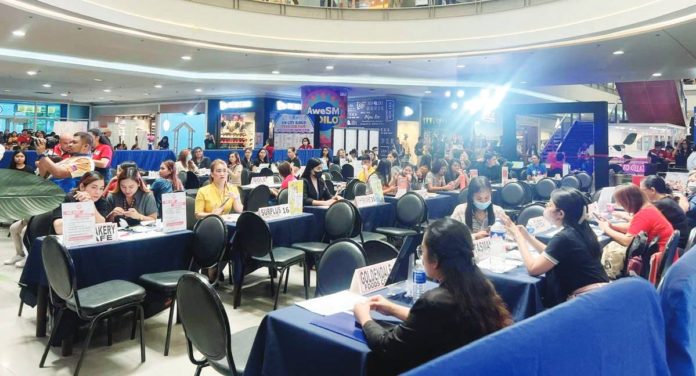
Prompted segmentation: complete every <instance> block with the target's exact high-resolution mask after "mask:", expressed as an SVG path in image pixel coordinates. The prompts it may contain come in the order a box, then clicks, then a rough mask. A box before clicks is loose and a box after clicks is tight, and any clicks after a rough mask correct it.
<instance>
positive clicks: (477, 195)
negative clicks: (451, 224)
mask: <svg viewBox="0 0 696 376" xmlns="http://www.w3.org/2000/svg"><path fill="white" fill-rule="evenodd" d="M491 192H492V189H491V182H490V181H489V180H488V178H486V177H485V176H477V177H475V178H473V179H471V182H469V190H468V191H467V196H466V203H464V204H461V205H457V207H456V208H454V212H453V213H452V219H455V220H457V221H459V222H462V223H464V224H465V225H467V227H469V229H471V232H472V234H473V236H474V239H481V238H485V237H486V236H488V233H489V231H490V230H491V226H492V225H493V224H494V223H495V218H496V217H502V216H503V215H505V211H504V210H503V208H501V207H500V206H497V205H493V204H492V203H491V197H492V196H491Z"/></svg>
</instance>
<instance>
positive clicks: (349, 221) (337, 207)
mask: <svg viewBox="0 0 696 376" xmlns="http://www.w3.org/2000/svg"><path fill="white" fill-rule="evenodd" d="M353 208H354V206H353V204H351V203H350V202H349V201H346V200H340V201H336V202H334V203H333V204H331V206H329V208H328V209H327V210H326V215H325V216H324V231H325V232H326V235H327V236H328V237H329V239H330V240H331V239H339V238H348V237H351V234H352V233H353V227H354V226H355V216H356V214H355V212H356V211H355V210H354V209H353Z"/></svg>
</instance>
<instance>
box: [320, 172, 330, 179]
mask: <svg viewBox="0 0 696 376" xmlns="http://www.w3.org/2000/svg"><path fill="white" fill-rule="evenodd" d="M321 178H322V179H323V180H324V181H327V180H328V181H331V173H330V172H329V171H324V172H322V173H321Z"/></svg>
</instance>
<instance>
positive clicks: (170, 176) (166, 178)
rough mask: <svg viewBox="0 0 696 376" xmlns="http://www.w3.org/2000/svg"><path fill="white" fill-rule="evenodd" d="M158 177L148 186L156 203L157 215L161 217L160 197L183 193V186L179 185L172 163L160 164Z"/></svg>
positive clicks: (179, 181)
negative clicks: (165, 194)
mask: <svg viewBox="0 0 696 376" xmlns="http://www.w3.org/2000/svg"><path fill="white" fill-rule="evenodd" d="M159 176H160V177H159V178H157V179H156V180H155V181H154V182H153V183H152V185H151V186H150V190H152V194H153V195H154V196H155V202H157V213H158V214H159V215H162V195H163V194H164V193H171V192H175V191H183V190H184V185H183V184H181V180H179V177H178V176H177V174H176V168H175V167H174V161H164V162H162V164H160V168H159Z"/></svg>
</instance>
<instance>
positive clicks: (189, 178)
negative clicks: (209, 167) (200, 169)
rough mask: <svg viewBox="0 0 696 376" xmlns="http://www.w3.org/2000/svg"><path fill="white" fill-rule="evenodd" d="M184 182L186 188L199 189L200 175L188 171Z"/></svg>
mask: <svg viewBox="0 0 696 376" xmlns="http://www.w3.org/2000/svg"><path fill="white" fill-rule="evenodd" d="M182 184H184V189H198V188H200V187H201V182H200V181H199V180H198V175H196V173H195V172H193V171H186V183H182Z"/></svg>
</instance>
